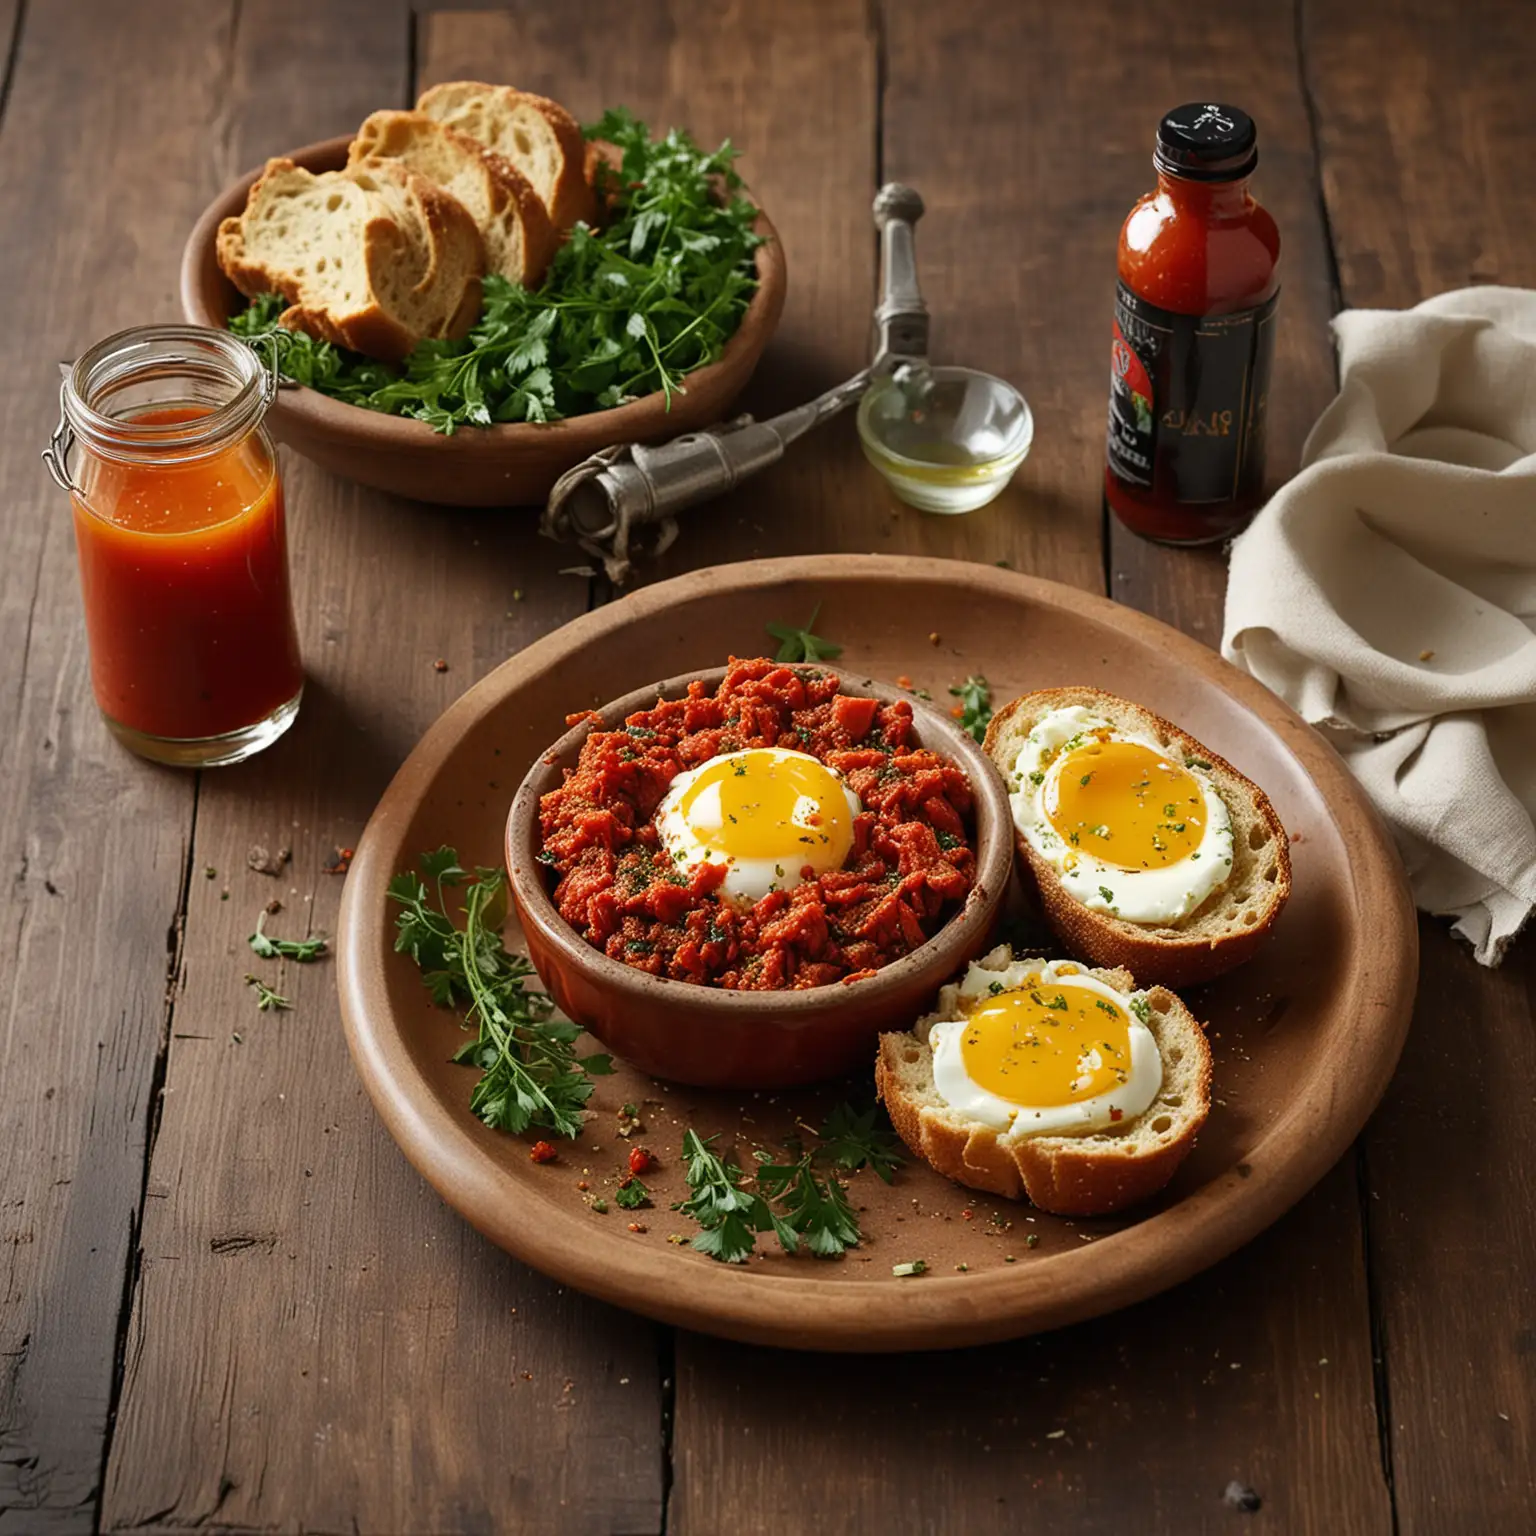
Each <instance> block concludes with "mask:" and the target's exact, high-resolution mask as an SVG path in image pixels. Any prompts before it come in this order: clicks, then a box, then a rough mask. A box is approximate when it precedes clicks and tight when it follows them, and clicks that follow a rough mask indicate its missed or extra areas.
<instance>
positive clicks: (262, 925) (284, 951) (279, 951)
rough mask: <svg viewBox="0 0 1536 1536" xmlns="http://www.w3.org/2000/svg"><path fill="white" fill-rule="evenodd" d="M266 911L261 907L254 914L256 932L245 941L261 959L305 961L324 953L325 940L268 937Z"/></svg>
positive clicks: (316, 958)
mask: <svg viewBox="0 0 1536 1536" xmlns="http://www.w3.org/2000/svg"><path fill="white" fill-rule="evenodd" d="M266 922H267V913H266V909H265V908H263V909H262V910H261V911H260V912H259V913H257V915H256V932H255V933H253V934H252V935H251V936H250V937H249V938H248V939H247V940H246V942H247V943H248V944H249V945H250V946H251V948H252V949H253V950H254V951H255V952H256V953H257V954H258V955H260V956H261V958H262V959H263V960H278V959H282V960H298V961H300V962H307V961H310V960H318V959H319V958H320V956H321V955H323V954H324V953H325V940H324V939H321V938H314V939H274V938H269V937H268V935H267V932H266Z"/></svg>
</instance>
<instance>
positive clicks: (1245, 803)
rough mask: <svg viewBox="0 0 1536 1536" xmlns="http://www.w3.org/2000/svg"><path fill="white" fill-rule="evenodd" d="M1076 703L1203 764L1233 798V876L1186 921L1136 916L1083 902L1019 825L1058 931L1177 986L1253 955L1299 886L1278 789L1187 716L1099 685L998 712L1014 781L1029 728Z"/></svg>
mask: <svg viewBox="0 0 1536 1536" xmlns="http://www.w3.org/2000/svg"><path fill="white" fill-rule="evenodd" d="M1074 707H1076V708H1080V709H1084V710H1087V711H1088V712H1090V713H1091V714H1092V715H1094V716H1096V717H1098V718H1100V719H1102V720H1105V721H1108V722H1109V724H1110V725H1111V726H1113V727H1116V728H1119V729H1122V730H1125V731H1128V732H1134V733H1137V734H1139V735H1141V736H1144V737H1147V738H1149V739H1150V740H1153V741H1155V742H1157V743H1158V745H1159V746H1160V747H1161V748H1162V749H1163V750H1164V751H1166V752H1167V753H1168V755H1169V758H1170V760H1171V761H1172V762H1174V763H1175V764H1181V765H1186V766H1191V767H1193V768H1194V769H1196V770H1197V772H1198V774H1199V775H1200V776H1202V777H1203V778H1204V779H1205V780H1206V781H1208V782H1209V784H1210V785H1211V786H1212V787H1213V788H1214V790H1215V791H1216V793H1217V794H1219V795H1220V797H1221V800H1222V803H1223V804H1224V805H1225V806H1226V809H1227V813H1228V816H1229V817H1230V820H1231V831H1232V837H1231V854H1230V857H1231V860H1232V863H1231V869H1230V873H1229V874H1228V876H1227V878H1226V880H1225V881H1224V882H1223V883H1222V884H1221V885H1219V886H1217V887H1216V889H1214V890H1212V891H1211V892H1210V894H1209V895H1208V896H1207V897H1206V898H1205V899H1204V900H1203V901H1201V903H1200V905H1199V906H1197V907H1196V908H1195V909H1194V910H1193V911H1190V912H1187V913H1186V914H1185V915H1184V916H1183V917H1182V918H1181V919H1179V920H1178V921H1176V922H1130V921H1128V920H1126V919H1125V918H1123V917H1120V916H1118V915H1115V914H1114V913H1112V912H1107V911H1096V910H1090V908H1089V907H1087V906H1085V905H1083V903H1082V902H1081V901H1079V900H1078V899H1077V898H1076V897H1074V896H1073V895H1072V894H1071V892H1070V891H1068V889H1067V888H1066V886H1065V884H1064V883H1063V881H1062V877H1061V871H1060V870H1059V868H1058V867H1057V865H1056V864H1055V863H1053V862H1052V860H1051V859H1050V858H1049V857H1047V856H1046V855H1045V853H1043V852H1042V851H1041V850H1040V849H1039V848H1037V847H1036V846H1035V845H1034V844H1033V843H1032V842H1031V841H1030V839H1029V838H1028V837H1026V836H1025V835H1024V833H1023V832H1022V831H1020V830H1019V829H1018V828H1017V827H1016V828H1015V841H1016V844H1017V847H1018V852H1019V857H1020V859H1021V861H1022V863H1023V865H1024V867H1025V869H1026V871H1027V872H1028V874H1029V876H1030V881H1031V883H1032V884H1033V886H1034V887H1035V888H1036V890H1037V891H1038V893H1039V897H1040V904H1041V907H1042V909H1043V910H1044V913H1045V917H1046V921H1047V922H1048V923H1049V924H1050V925H1051V928H1052V929H1053V930H1054V931H1055V933H1056V935H1057V937H1058V938H1059V939H1060V940H1061V941H1062V943H1063V944H1064V945H1066V947H1067V948H1068V949H1069V950H1070V951H1071V952H1072V953H1073V954H1074V955H1077V956H1079V957H1080V958H1083V959H1087V960H1091V961H1093V962H1094V963H1095V964H1097V965H1110V966H1125V967H1126V968H1127V969H1128V970H1130V971H1131V972H1132V973H1133V974H1134V975H1136V976H1137V977H1139V978H1140V979H1141V980H1143V981H1157V982H1161V983H1162V984H1163V985H1165V986H1170V987H1180V986H1188V985H1191V984H1193V983H1195V982H1200V981H1206V980H1209V979H1210V978H1211V977H1213V976H1218V975H1220V974H1221V973H1222V972H1224V971H1228V970H1231V969H1232V967H1233V966H1236V965H1240V964H1242V963H1243V962H1244V961H1245V960H1248V959H1249V958H1250V957H1251V956H1252V955H1253V953H1254V951H1255V950H1256V949H1257V948H1258V946H1259V944H1260V943H1261V942H1262V941H1263V939H1264V936H1265V935H1266V934H1267V933H1268V932H1269V931H1270V929H1271V928H1272V927H1273V926H1274V923H1275V919H1276V918H1277V917H1278V916H1279V915H1280V909H1281V908H1282V907H1283V906H1284V905H1285V903H1286V899H1287V898H1288V897H1289V895H1290V891H1291V858H1290V841H1289V839H1288V837H1287V836H1286V832H1285V828H1284V827H1283V826H1282V825H1281V823H1280V818H1279V816H1277V815H1276V813H1275V809H1274V807H1273V806H1272V805H1271V804H1270V803H1269V797H1268V796H1267V795H1266V794H1265V793H1264V791H1263V790H1262V789H1260V788H1259V787H1258V785H1257V784H1254V783H1253V782H1252V781H1251V780H1250V779H1247V778H1245V777H1244V776H1243V775H1242V774H1241V773H1239V772H1238V771H1237V769H1235V768H1234V767H1233V766H1232V765H1231V764H1230V763H1228V762H1226V761H1225V760H1224V759H1223V758H1221V757H1219V756H1217V754H1216V753H1214V752H1212V751H1211V750H1210V748H1209V747H1206V746H1204V745H1202V744H1201V743H1200V742H1198V741H1196V740H1195V738H1194V737H1193V736H1190V735H1189V734H1188V733H1187V732H1185V731H1182V730H1180V729H1179V728H1178V726H1176V725H1173V724H1171V723H1170V722H1169V721H1167V720H1164V719H1163V718H1162V717H1161V716H1160V715H1155V714H1153V713H1152V711H1151V710H1148V709H1144V708H1143V707H1142V706H1141V705H1139V704H1134V703H1132V702H1131V701H1130V700H1128V699H1121V698H1117V697H1116V696H1115V695H1114V694H1109V693H1103V692H1101V691H1100V690H1099V689H1097V688H1048V689H1044V690H1042V691H1040V692H1037V693H1029V694H1025V695H1024V696H1023V697H1022V698H1018V699H1015V700H1014V701H1013V702H1012V703H1011V704H1007V705H1005V706H1004V707H1003V708H1002V709H1000V710H998V712H997V713H996V714H995V715H994V716H993V717H992V723H991V725H990V726H989V727H988V730H987V738H986V744H985V745H986V751H987V754H988V755H989V756H990V757H991V759H992V761H993V762H994V763H996V764H997V767H998V770H999V771H1000V772H1001V773H1002V775H1003V779H1004V781H1005V782H1006V783H1007V784H1008V787H1009V789H1010V791H1013V792H1015V793H1017V792H1018V791H1019V790H1020V788H1021V785H1020V784H1019V783H1018V782H1016V776H1015V764H1016V763H1017V762H1018V759H1019V753H1020V750H1021V749H1022V748H1023V746H1024V744H1025V740H1026V738H1027V737H1028V736H1029V733H1030V732H1031V731H1032V730H1033V729H1034V728H1035V726H1036V725H1038V724H1039V723H1040V722H1041V721H1042V720H1043V719H1044V718H1045V717H1046V716H1047V715H1050V714H1052V713H1053V712H1055V711H1057V710H1064V709H1071V708H1074Z"/></svg>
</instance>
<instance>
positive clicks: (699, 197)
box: [229, 107, 762, 433]
mask: <svg viewBox="0 0 1536 1536" xmlns="http://www.w3.org/2000/svg"><path fill="white" fill-rule="evenodd" d="M585 132H586V135H587V137H588V138H589V139H596V140H600V141H603V142H605V143H608V144H611V145H613V146H614V148H615V149H616V150H617V151H618V153H619V155H620V165H619V167H618V169H617V170H615V169H614V168H613V167H612V166H609V167H607V169H606V173H605V182H606V185H605V186H604V188H603V191H604V192H605V193H606V195H607V197H608V201H609V218H608V222H607V223H606V225H605V226H604V227H603V228H602V229H600V230H590V229H588V228H587V227H586V226H585V225H577V226H576V228H575V229H573V230H572V231H571V234H570V238H569V239H568V240H567V241H566V242H565V244H564V245H563V246H561V248H560V250H559V252H558V253H557V255H556V256H555V259H554V261H553V262H552V263H551V265H550V269H549V272H548V274H547V275H546V277H545V279H544V282H543V284H542V285H541V286H540V287H539V288H537V289H535V290H533V291H529V290H528V289H525V288H519V287H515V286H513V285H512V284H511V283H509V282H507V281H506V279H505V278H502V277H499V276H494V275H493V276H488V277H487V278H486V279H485V284H484V305H483V308H482V310H481V315H480V320H479V322H478V323H477V324H476V325H475V327H474V329H473V330H471V331H470V333H469V335H468V336H466V337H464V338H463V339H462V340H459V341H431V340H428V341H423V342H420V343H419V344H418V345H417V346H416V348H415V350H414V351H413V352H412V353H411V355H410V356H409V357H408V358H407V359H406V360H405V363H404V364H403V365H402V366H401V367H399V368H393V367H390V366H387V365H385V364H383V363H377V362H373V361H371V360H370V359H368V358H364V357H359V356H358V355H357V354H355V353H352V352H346V351H343V350H341V349H339V348H337V347H334V346H332V345H330V343H328V342H323V341H316V340H315V339H314V338H313V337H311V336H307V335H304V334H303V333H302V332H297V331H285V330H283V329H282V328H281V327H280V326H279V325H278V324H277V319H278V316H279V315H280V314H281V313H282V312H283V310H284V309H285V308H286V307H287V305H286V302H285V301H284V300H283V299H282V298H281V297H279V296H278V295H275V294H266V295H263V296H262V297H260V298H257V299H255V300H253V301H252V303H251V305H250V307H249V308H247V309H245V310H244V311H242V312H241V313H240V314H237V315H235V316H233V317H232V318H231V319H230V322H229V327H230V329H231V330H232V331H234V332H235V333H236V334H237V335H239V336H242V337H244V338H245V340H247V341H248V342H250V343H251V344H252V345H253V346H255V347H257V348H258V349H259V350H261V351H263V353H271V354H273V355H274V356H275V362H276V365H277V367H278V369H279V371H280V372H282V373H283V374H284V375H285V376H286V377H287V378H290V379H292V380H293V381H294V382H295V383H297V384H303V385H306V386H307V387H309V388H310V389H316V390H319V391H320V392H321V393H323V394H327V395H332V396H334V397H335V398H337V399H338V400H345V401H347V402H348V403H349V404H352V405H361V406H365V407H367V408H368V409H369V410H375V411H385V412H388V413H390V414H393V415H396V416H413V417H415V418H417V419H418V420H420V421H425V422H427V423H429V424H430V425H431V426H432V427H434V428H435V429H436V430H437V431H439V432H444V433H452V432H454V431H455V430H457V429H458V428H459V427H460V426H466V425H468V426H479V427H489V426H493V425H495V424H497V423H500V422H539V421H558V420H559V419H561V418H562V417H566V416H579V415H581V414H583V413H584V412H587V411H598V410H606V409H608V408H609V407H611V406H615V405H620V404H622V403H623V402H624V401H626V400H633V399H637V398H638V397H640V396H642V395H647V394H652V393H654V392H656V391H658V390H659V391H661V392H662V393H664V394H665V395H666V397H667V400H668V403H669V404H670V402H671V398H672V395H673V393H674V392H675V391H678V390H683V389H686V387H687V386H686V384H685V383H684V379H685V377H686V375H687V374H689V373H691V372H693V370H695V369H697V368H701V367H703V366H704V365H705V364H706V363H711V362H713V361H714V360H715V359H716V358H717V357H719V355H720V354H721V352H722V351H723V350H724V349H725V345H726V343H727V342H728V341H729V340H730V339H731V337H732V336H733V335H734V334H735V332H736V328H737V326H738V325H739V324H740V323H741V317H742V316H743V315H744V314H745V313H746V310H747V306H748V304H749V303H750V302H751V299H752V294H753V291H754V290H755V288H756V286H757V274H756V267H755V264H754V261H753V256H752V253H753V251H754V250H755V249H756V248H757V246H758V245H760V244H761V243H762V237H761V236H759V235H757V234H755V233H753V229H752V225H753V221H754V220H755V219H756V217H757V209H756V207H755V206H754V205H753V203H752V202H751V200H750V199H748V198H747V197H745V196H743V195H742V193H741V190H740V188H741V181H740V178H739V177H738V176H737V175H736V173H735V171H734V170H732V168H731V165H732V161H733V160H734V159H735V157H736V151H735V150H734V149H733V148H732V147H731V145H730V142H729V141H727V142H726V143H724V144H722V145H721V146H720V148H719V149H717V150H715V151H714V152H713V153H712V154H706V153H704V152H703V151H702V150H701V149H700V148H699V147H698V145H697V144H695V143H694V141H693V140H692V139H691V138H690V137H689V136H688V134H686V133H684V132H682V131H681V130H679V129H675V128H674V129H673V130H672V131H671V132H669V133H668V134H667V135H666V136H665V137H664V138H660V139H655V140H653V139H652V138H651V136H650V133H649V130H648V129H647V128H646V126H645V124H644V123H642V122H640V121H639V120H638V119H637V118H635V117H634V116H633V114H631V113H630V112H629V111H627V110H626V109H624V108H622V107H620V108H617V109H614V110H612V111H610V112H608V113H607V114H605V115H604V117H603V119H602V121H601V122H598V123H594V124H592V125H591V126H590V127H588V128H586V129H585Z"/></svg>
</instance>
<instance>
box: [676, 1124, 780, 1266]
mask: <svg viewBox="0 0 1536 1536" xmlns="http://www.w3.org/2000/svg"><path fill="white" fill-rule="evenodd" d="M714 1140H715V1138H714V1137H713V1136H711V1137H710V1138H709V1139H708V1140H707V1141H705V1140H701V1139H700V1137H699V1135H698V1134H697V1132H695V1131H692V1130H689V1131H685V1132H684V1133H683V1160H684V1162H685V1163H686V1164H687V1177H688V1190H689V1194H688V1198H687V1199H686V1200H683V1201H680V1202H679V1203H678V1204H676V1205H674V1206H673V1207H672V1209H673V1210H675V1211H680V1212H681V1213H682V1214H683V1215H684V1216H689V1217H692V1219H693V1220H694V1221H696V1222H698V1224H699V1226H700V1227H701V1228H702V1230H701V1231H700V1232H699V1233H698V1234H697V1235H696V1236H695V1237H694V1239H693V1246H694V1247H695V1248H696V1249H697V1250H698V1251H699V1252H700V1253H703V1254H707V1255H708V1256H709V1257H710V1258H712V1259H717V1260H719V1261H720V1262H721V1263H722V1264H741V1263H743V1262H745V1261H746V1259H747V1258H748V1257H750V1255H751V1253H752V1251H753V1249H754V1248H756V1246H757V1234H758V1233H759V1232H769V1231H771V1232H772V1233H773V1234H774V1236H776V1237H777V1238H778V1240H779V1244H780V1246H781V1247H782V1248H783V1249H784V1251H785V1252H786V1253H794V1252H795V1251H796V1250H797V1249H798V1248H799V1246H800V1239H799V1238H798V1237H797V1236H796V1234H795V1231H794V1229H793V1228H792V1227H790V1225H789V1224H788V1222H786V1221H785V1220H784V1219H783V1218H782V1217H780V1216H779V1215H777V1214H776V1213H775V1212H774V1211H772V1210H770V1209H769V1206H768V1202H767V1201H766V1200H764V1199H763V1197H762V1196H761V1195H758V1194H754V1193H752V1192H751V1191H749V1190H745V1189H743V1188H742V1187H741V1169H740V1168H738V1167H737V1166H736V1164H735V1163H731V1162H726V1161H724V1160H723V1159H721V1158H720V1157H718V1156H716V1154H715V1153H714V1152H713V1151H711V1150H710V1149H711V1147H712V1146H713V1144H714Z"/></svg>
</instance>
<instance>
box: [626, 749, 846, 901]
mask: <svg viewBox="0 0 1536 1536" xmlns="http://www.w3.org/2000/svg"><path fill="white" fill-rule="evenodd" d="M862 809H863V805H862V803H861V802H860V800H859V797H858V796H857V795H856V794H854V792H853V791H852V790H851V789H849V788H848V786H847V785H846V784H845V783H844V782H843V780H842V776H841V775H840V774H838V773H837V772H836V771H835V770H834V769H831V768H829V767H827V765H826V764H825V763H823V762H822V761H821V760H820V759H819V758H815V757H812V756H811V755H810V754H809V753H806V752H789V751H785V750H783V749H782V748H779V747H757V748H751V749H749V750H747V751H744V752H729V753H726V754H724V755H722V756H720V757H713V758H711V759H710V760H709V761H708V762H707V763H702V764H700V766H699V767H697V768H690V769H687V770H685V771H684V772H682V773H680V774H678V775H677V777H676V778H674V779H673V780H672V783H671V785H670V786H669V787H668V789H667V793H666V795H665V797H664V798H663V799H662V802H661V804H660V805H659V806H657V808H656V830H657V832H658V834H659V835H660V837H661V842H662V846H663V847H664V848H666V850H667V851H668V852H669V853H670V854H671V855H672V860H673V862H674V863H675V864H676V865H677V867H678V868H679V870H681V871H682V872H683V873H685V874H687V873H691V872H692V871H693V870H694V869H696V868H697V867H698V866H699V865H700V864H706V863H708V864H724V865H725V868H726V873H725V880H724V882H723V884H722V887H721V890H722V894H723V895H724V896H726V897H727V898H730V899H732V900H735V901H737V902H754V901H758V900H759V899H761V898H762V897H764V896H766V895H767V894H768V893H769V891H773V890H781V891H788V890H793V889H794V887H795V886H797V885H799V884H800V883H801V881H802V880H805V879H814V878H815V877H816V876H817V875H821V874H825V873H826V872H827V871H828V870H833V869H841V868H842V866H843V863H844V861H845V860H846V859H847V857H848V854H849V852H850V850H851V849H852V847H853V819H854V817H855V816H857V815H858V814H859V812H860V811H861V810H862Z"/></svg>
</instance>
